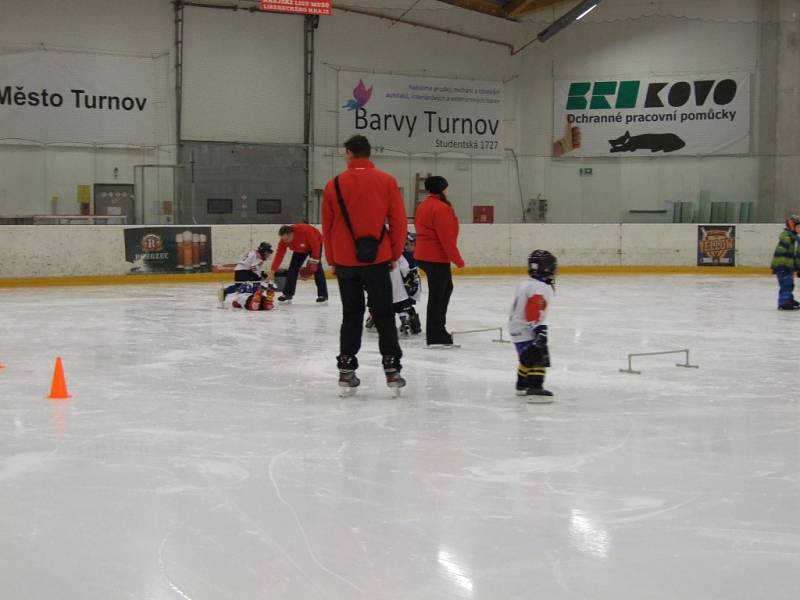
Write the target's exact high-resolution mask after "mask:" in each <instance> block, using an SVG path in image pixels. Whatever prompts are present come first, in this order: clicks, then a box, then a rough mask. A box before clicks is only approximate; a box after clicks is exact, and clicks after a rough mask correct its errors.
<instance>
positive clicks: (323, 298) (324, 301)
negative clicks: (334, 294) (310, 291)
mask: <svg viewBox="0 0 800 600" xmlns="http://www.w3.org/2000/svg"><path fill="white" fill-rule="evenodd" d="M327 303H328V297H327V296H317V304H327Z"/></svg>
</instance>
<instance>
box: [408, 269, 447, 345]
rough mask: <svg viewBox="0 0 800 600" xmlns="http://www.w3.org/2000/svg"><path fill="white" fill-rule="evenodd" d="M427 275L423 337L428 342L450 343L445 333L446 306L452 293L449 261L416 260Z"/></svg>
mask: <svg viewBox="0 0 800 600" xmlns="http://www.w3.org/2000/svg"><path fill="white" fill-rule="evenodd" d="M417 264H418V265H419V266H420V268H421V269H422V270H423V271H425V274H426V275H427V276H428V311H427V319H426V321H425V339H426V341H427V342H428V344H448V343H452V341H453V338H452V336H451V335H450V334H449V333H447V329H445V326H446V325H447V307H448V305H449V304H450V296H451V295H452V294H453V275H452V273H451V272H450V263H438V262H423V261H421V260H418V261H417Z"/></svg>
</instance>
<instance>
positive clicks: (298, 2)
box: [261, 0, 333, 15]
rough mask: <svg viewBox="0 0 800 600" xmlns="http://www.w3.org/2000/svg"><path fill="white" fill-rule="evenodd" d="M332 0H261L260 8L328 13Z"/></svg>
mask: <svg viewBox="0 0 800 600" xmlns="http://www.w3.org/2000/svg"><path fill="white" fill-rule="evenodd" d="M332 9H333V0H261V10H265V11H269V12H280V13H290V14H295V15H329V14H331V10H332Z"/></svg>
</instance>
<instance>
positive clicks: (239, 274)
mask: <svg viewBox="0 0 800 600" xmlns="http://www.w3.org/2000/svg"><path fill="white" fill-rule="evenodd" d="M271 255H272V245H271V244H268V243H267V242H261V243H260V244H259V245H258V248H256V249H255V250H250V252H248V253H247V254H245V255H244V256H243V257H242V260H240V261H239V262H238V263H236V268H235V269H234V271H233V281H234V282H235V283H233V284H232V285H228V286H222V287H221V288H220V289H219V290H217V300H218V301H219V305H220V307H221V306H222V305H223V304H224V302H225V299H226V298H227V297H228V296H229V295H230V294H236V293H237V292H239V290H240V288H241V287H242V284H243V283H244V282H248V281H249V282H252V281H255V282H258V281H261V280H263V279H265V278H266V273H265V272H264V271H262V270H261V265H262V264H264V261H265V260H267V259H268V258H269V257H270V256H271ZM251 293H252V292H251Z"/></svg>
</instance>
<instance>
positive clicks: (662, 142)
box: [553, 73, 750, 157]
mask: <svg viewBox="0 0 800 600" xmlns="http://www.w3.org/2000/svg"><path fill="white" fill-rule="evenodd" d="M554 101H555V107H554V110H553V117H554V124H553V126H554V129H553V131H554V138H555V139H554V140H553V156H555V157H561V156H569V157H573V156H574V157H581V156H623V157H624V156H663V155H665V154H672V155H708V154H747V153H748V152H750V74H749V73H725V74H717V75H691V76H681V77H648V78H636V77H632V78H621V77H611V78H607V79H594V80H590V79H588V78H587V79H581V80H568V81H564V80H561V81H556V82H555V94H554Z"/></svg>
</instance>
